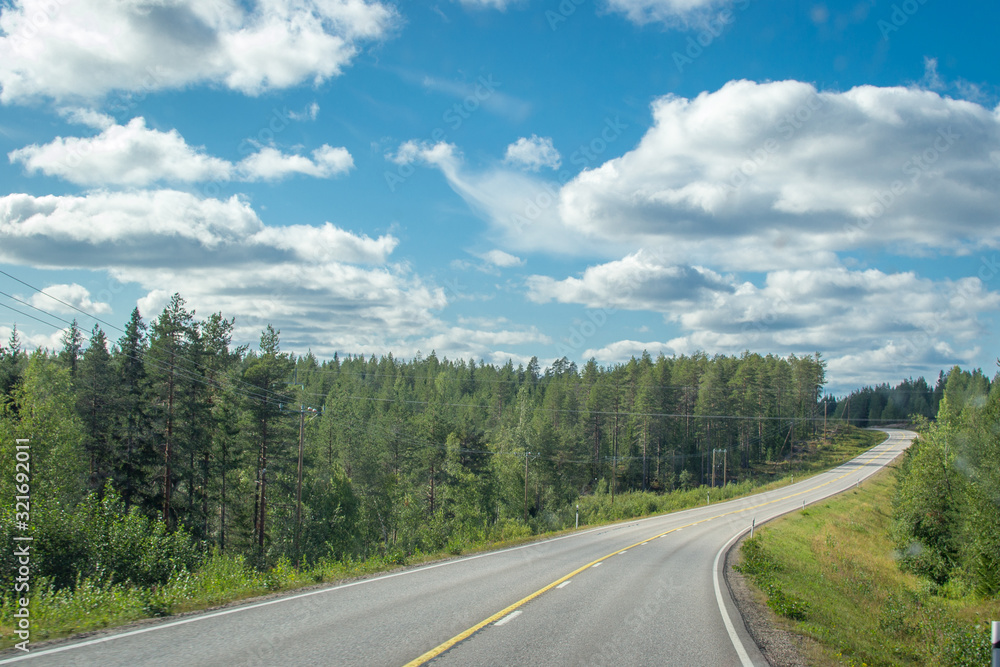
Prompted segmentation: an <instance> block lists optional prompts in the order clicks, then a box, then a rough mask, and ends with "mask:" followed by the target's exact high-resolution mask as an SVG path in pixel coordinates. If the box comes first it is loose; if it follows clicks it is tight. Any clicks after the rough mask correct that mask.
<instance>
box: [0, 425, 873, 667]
mask: <svg viewBox="0 0 1000 667" xmlns="http://www.w3.org/2000/svg"><path fill="white" fill-rule="evenodd" d="M883 439H884V436H883V434H881V433H878V432H872V431H862V430H859V429H853V428H851V429H845V430H843V431H842V432H837V433H836V435H835V436H834V438H833V439H832V440H826V439H823V440H819V439H817V440H815V441H811V442H809V443H805V444H804V445H802V446H801V447H800V448H799V449H798V451H797V452H796V454H795V458H793V459H792V460H789V461H781V462H775V463H771V464H766V465H765V466H759V467H757V468H756V469H754V470H752V471H750V474H746V475H745V478H744V480H743V481H740V482H738V483H737V482H733V483H730V484H728V485H726V486H724V487H718V488H715V489H711V490H710V489H708V487H705V486H701V487H697V488H693V489H688V490H675V491H673V492H672V493H665V494H656V493H651V492H631V493H621V494H616V495H615V497H614V501H613V502H612V500H611V496H610V495H609V494H608V493H598V494H594V495H589V496H584V497H581V498H580V499H579V501H578V502H579V505H580V527H581V528H583V527H588V528H592V527H594V526H599V525H603V524H608V523H613V522H616V521H622V520H627V519H634V518H641V517H646V516H652V515H656V514H662V513H665V512H675V511H679V510H683V509H688V508H691V507H698V506H701V505H704V504H705V503H706V494H707V493H710V494H711V502H712V503H715V502H722V501H725V500H731V499H734V498H740V497H743V496H747V495H750V494H753V493H759V492H762V491H769V490H771V489H774V488H779V487H782V486H786V485H788V484H790V483H791V482H792V481H793V479H799V480H800V481H801V480H802V479H805V478H806V477H808V476H809V475H812V474H816V473H819V472H821V471H823V470H826V469H829V468H831V467H834V466H836V465H839V464H841V463H844V462H845V461H848V460H850V459H851V458H853V457H855V456H857V455H858V454H861V453H863V452H864V451H867V450H868V449H870V448H871V447H873V446H875V445H877V444H878V443H879V442H881V441H882V440H883ZM574 504H575V503H574ZM533 523H534V525H533V526H528V525H525V524H523V523H521V522H519V521H506V522H503V523H501V524H498V525H496V526H494V527H492V530H490V531H489V532H488V533H487V534H482V533H481V532H476V533H474V534H471V533H468V532H466V531H456V533H455V534H454V535H453V536H452V538H451V539H450V540H449V542H448V544H447V545H446V546H445V547H444V548H443V549H442V550H440V551H438V552H435V553H421V552H418V553H413V554H405V553H403V552H401V551H396V552H389V553H386V554H380V555H376V556H372V557H369V558H367V559H364V560H352V559H348V560H332V559H330V560H321V561H319V562H316V563H312V564H309V565H306V566H303V567H298V568H297V567H295V566H294V565H293V564H292V563H291V561H289V560H288V559H287V558H283V559H281V560H280V561H279V562H278V563H277V564H276V565H275V566H273V567H271V568H269V569H267V570H266V571H259V570H258V569H256V568H255V567H253V565H252V564H250V563H248V562H247V561H246V560H245V559H244V558H243V557H242V556H238V555H232V554H213V555H211V556H209V557H207V558H206V559H205V561H204V562H203V564H202V565H201V567H199V568H198V569H197V570H196V571H194V572H180V573H178V574H175V575H174V576H172V577H171V578H170V580H169V581H168V582H167V583H166V584H164V585H162V586H156V587H153V588H140V587H136V586H131V585H127V584H116V585H105V584H102V583H100V582H98V581H96V580H82V581H79V582H77V585H76V586H75V587H74V588H73V589H72V590H70V589H62V590H56V589H55V588H54V587H53V585H52V582H50V581H47V580H45V579H44V578H39V579H37V580H34V581H32V582H31V586H32V588H31V604H30V613H31V641H32V643H34V642H38V641H43V640H49V639H59V638H63V637H68V636H70V635H74V634H77V633H83V632H92V631H96V630H102V629H105V628H111V627H115V626H119V625H124V624H127V623H132V622H135V621H141V620H143V619H149V618H156V617H163V616H172V615H176V614H181V613H185V612H192V611H200V610H205V609H210V608H213V607H218V606H221V605H224V604H229V603H234V602H240V601H247V600H250V599H253V598H257V597H260V596H265V595H271V594H276V593H282V592H290V591H294V590H296V589H301V588H304V587H307V586H313V585H319V584H335V583H338V582H344V581H349V580H352V579H356V578H360V577H366V576H371V575H376V574H380V573H384V572H389V571H392V570H396V569H399V568H401V567H404V566H408V567H412V566H415V565H420V564H423V563H430V562H433V561H438V560H442V559H446V558H452V557H455V556H457V555H461V554H473V553H479V552H484V551H490V550H494V549H499V548H505V547H512V546H517V545H520V544H524V543H527V542H532V541H536V540H539V539H545V538H552V537H557V536H560V535H563V534H567V533H571V532H573V531H574V530H575V529H574V528H573V526H574V524H575V507H572V506H567V507H565V508H562V509H561V510H560V511H559V512H558V513H555V512H550V513H548V514H547V515H545V516H540V517H535V518H534V519H533ZM16 609H17V607H16V600H15V598H14V596H13V595H12V594H9V593H7V592H6V591H5V592H4V593H3V595H2V597H0V650H2V649H7V648H10V647H12V646H14V644H15V643H16V642H17V641H19V639H18V638H17V636H16V635H14V634H13V631H14V629H15V624H16V621H17V619H15V618H14V617H13V613H14V611H16Z"/></svg>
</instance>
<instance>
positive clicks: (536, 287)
mask: <svg viewBox="0 0 1000 667" xmlns="http://www.w3.org/2000/svg"><path fill="white" fill-rule="evenodd" d="M527 285H528V298H529V299H530V300H531V301H534V302H535V303H548V302H550V301H556V302H559V303H579V304H581V305H584V306H586V307H587V308H625V309H628V310H652V311H660V312H663V311H668V310H672V309H678V308H690V307H691V305H692V304H693V303H695V302H698V301H701V300H703V299H705V298H711V296H712V294H714V293H717V292H723V293H729V292H733V291H734V290H735V286H734V285H733V284H732V281H731V279H729V280H727V279H725V278H723V277H722V276H720V275H719V274H717V273H715V272H714V271H711V270H709V269H706V268H703V267H697V266H668V265H664V264H663V263H661V262H660V261H659V259H658V258H657V257H656V255H655V254H654V253H652V252H649V251H639V252H637V253H634V254H631V255H628V256H627V257H625V258H624V259H621V260H617V261H614V262H609V263H607V264H601V265H598V266H591V267H588V268H587V270H586V271H584V273H583V276H582V277H580V278H572V277H571V278H566V279H564V280H554V279H553V278H549V277H547V276H538V275H536V276H531V277H529V278H528V281H527Z"/></svg>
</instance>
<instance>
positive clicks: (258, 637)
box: [0, 431, 915, 667]
mask: <svg viewBox="0 0 1000 667" xmlns="http://www.w3.org/2000/svg"><path fill="white" fill-rule="evenodd" d="M888 433H889V437H888V439H887V440H886V441H885V442H884V443H882V444H881V445H879V446H878V447H876V448H874V449H872V450H870V451H869V452H867V453H866V454H864V455H862V456H860V457H858V458H856V459H854V460H853V461H851V462H849V463H847V464H844V465H842V466H840V467H838V468H836V469H834V470H832V471H830V472H826V473H823V474H821V475H817V476H814V477H811V478H809V479H807V480H804V481H801V482H798V483H796V484H794V485H791V486H786V487H783V488H781V489H778V490H775V491H771V492H768V493H764V494H758V495H755V496H751V497H748V498H742V499H740V500H734V501H730V502H726V503H718V504H712V505H708V506H705V507H700V508H695V509H691V510H686V511H683V512H678V513H674V514H668V515H663V516H658V517H653V518H649V519H643V520H637V521H629V522H625V523H621V524H616V525H613V526H603V527H600V528H594V529H590V530H581V531H579V532H576V533H573V534H572V535H567V536H564V537H560V538H555V539H550V540H544V541H541V542H537V543H534V544H530V545H525V546H521V547H516V548H513V549H506V550H502V551H496V552H491V553H487V554H480V555H477V556H471V557H466V558H457V559H454V560H449V561H444V562H441V563H437V564H434V565H429V566H424V567H418V568H414V569H411V570H404V571H400V572H396V573H393V574H389V575H385V576H381V577H375V578H371V579H365V580H361V581H356V582H352V583H349V584H344V585H340V586H332V587H329V588H324V589H317V590H313V591H309V592H307V593H303V594H292V595H288V596H285V597H281V598H275V599H271V600H268V601H265V602H259V603H252V604H247V605H243V606H239V607H233V608H228V609H224V610H220V611H216V612H208V613H204V614H199V615H193V616H186V617H182V618H178V619H172V620H171V619H167V620H165V621H164V622H162V623H157V624H152V625H147V626H143V627H140V628H138V629H133V630H131V631H126V632H122V633H117V634H107V635H101V636H97V637H93V638H90V639H84V640H80V641H75V642H69V643H63V644H59V645H55V646H51V647H36V648H34V649H33V650H32V651H31V652H30V653H28V654H18V653H16V652H11V651H5V652H4V653H3V654H2V656H0V657H2V659H0V664H5V663H7V662H15V661H29V662H30V663H31V664H33V665H66V666H75V665H81V666H82V665H101V666H111V665H129V666H131V665H185V666H188V665H190V666H195V665H392V666H394V667H399V666H400V665H408V664H413V665H417V664H424V662H426V661H432V662H431V664H433V665H463V666H465V665H527V664H532V665H612V664H613V665H625V664H627V665H685V666H687V665H713V666H715V665H717V666H723V667H724V666H727V665H734V666H735V665H765V664H766V662H765V661H764V659H763V657H762V656H761V654H760V652H759V651H758V650H757V648H756V646H755V645H754V643H753V640H752V639H750V637H749V635H748V634H747V632H746V630H745V627H744V625H743V622H742V620H741V619H740V617H739V614H738V612H737V611H736V609H735V607H734V606H733V603H732V600H731V598H730V596H729V593H728V590H727V588H726V584H725V581H724V580H723V579H722V573H721V563H722V562H723V561H724V558H722V556H723V554H724V552H725V550H726V549H727V548H728V547H729V545H731V544H732V543H733V542H734V541H735V539H736V538H737V537H738V536H739V535H741V534H742V533H743V532H745V531H746V530H747V529H748V528H749V526H750V523H751V521H752V520H756V523H757V524H758V525H759V524H761V523H763V522H764V521H767V520H768V519H771V518H773V517H776V516H778V515H781V514H784V513H787V512H790V511H794V510H796V509H798V508H801V507H802V506H803V503H805V504H810V503H814V502H817V501H819V500H821V499H823V498H826V497H828V496H830V495H832V494H834V493H838V492H840V491H843V490H846V489H849V488H850V487H852V486H854V485H855V484H857V483H858V482H859V481H863V480H864V479H865V478H866V477H868V476H869V475H871V474H874V473H875V472H877V470H878V469H879V468H881V467H882V466H884V465H885V464H887V463H888V462H889V461H891V460H892V459H893V458H895V457H896V455H898V454H899V453H900V452H901V451H902V450H903V449H905V448H906V447H907V446H908V445H909V443H910V440H911V439H912V437H913V436H914V435H915V434H913V433H912V432H909V431H888Z"/></svg>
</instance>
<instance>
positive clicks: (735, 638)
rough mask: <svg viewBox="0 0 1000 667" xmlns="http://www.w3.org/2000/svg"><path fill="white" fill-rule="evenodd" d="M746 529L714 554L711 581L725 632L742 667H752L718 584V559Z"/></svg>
mask: <svg viewBox="0 0 1000 667" xmlns="http://www.w3.org/2000/svg"><path fill="white" fill-rule="evenodd" d="M745 532H747V531H746V530H742V531H740V532H739V533H737V534H736V535H733V536H732V537H731V538H730V539H729V541H728V542H726V543H725V544H724V545H723V546H722V548H721V549H719V553H717V554H715V563H714V564H713V565H712V583H713V584H714V585H715V600H716V602H718V603H719V611H720V612H722V622H723V623H725V624H726V632H728V633H729V639H730V641H732V642H733V648H735V649H736V653H737V655H739V656H740V663H741V664H742V665H743V667H753V661H751V660H750V655H749V654H748V653H747V650H746V647H744V646H743V641H742V640H741V639H740V636H739V635H738V634H736V626H734V625H733V619H731V618H730V617H729V610H727V609H726V603H725V601H723V599H722V588H721V587H720V586H719V559H721V558H722V554H724V553H725V552H726V551H727V550H728V549H729V547H730V546H731V545H732V544H733V542H735V541H736V540H738V539H739V538H740V537H741V536H742V535H743V534H744V533H745Z"/></svg>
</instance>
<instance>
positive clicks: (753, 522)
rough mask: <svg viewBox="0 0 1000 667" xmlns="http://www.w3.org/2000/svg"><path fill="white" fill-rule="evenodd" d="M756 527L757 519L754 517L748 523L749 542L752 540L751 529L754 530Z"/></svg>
mask: <svg viewBox="0 0 1000 667" xmlns="http://www.w3.org/2000/svg"><path fill="white" fill-rule="evenodd" d="M756 525H757V517H754V518H753V519H752V520H751V521H750V539H751V540H752V539H753V529H754V527H755V526H756Z"/></svg>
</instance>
